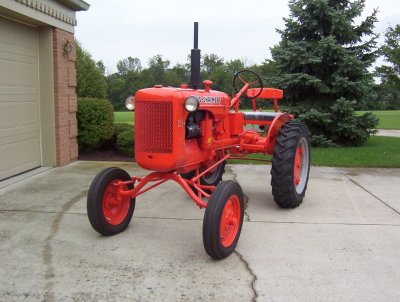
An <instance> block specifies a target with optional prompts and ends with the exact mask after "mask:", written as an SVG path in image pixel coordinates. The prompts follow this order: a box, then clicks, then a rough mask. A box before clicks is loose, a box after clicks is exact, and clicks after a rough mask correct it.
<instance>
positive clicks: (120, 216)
mask: <svg viewBox="0 0 400 302" xmlns="http://www.w3.org/2000/svg"><path fill="white" fill-rule="evenodd" d="M118 181H119V180H117V179H116V180H114V181H112V182H110V183H109V184H108V186H107V187H106V189H105V191H104V195H103V215H104V218H105V219H106V221H107V222H108V223H109V224H112V225H118V224H120V223H121V222H122V221H124V219H125V217H126V216H127V215H128V211H129V206H130V203H131V200H130V197H129V196H118V194H117V188H118V187H117V185H116V184H117V182H118ZM124 189H126V187H125V186H124Z"/></svg>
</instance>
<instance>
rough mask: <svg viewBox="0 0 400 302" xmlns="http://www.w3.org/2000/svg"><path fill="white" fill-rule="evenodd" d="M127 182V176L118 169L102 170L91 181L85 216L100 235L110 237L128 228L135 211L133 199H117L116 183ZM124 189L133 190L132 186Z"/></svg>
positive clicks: (126, 197) (128, 178)
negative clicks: (86, 215)
mask: <svg viewBox="0 0 400 302" xmlns="http://www.w3.org/2000/svg"><path fill="white" fill-rule="evenodd" d="M129 180H131V177H130V176H129V174H128V173H127V172H125V171H124V170H122V169H120V168H107V169H104V170H102V171H100V172H99V173H98V174H97V175H96V177H95V178H94V179H93V181H92V184H91V185H90V188H89V192H88V196H87V214H88V218H89V221H90V224H91V225H92V227H93V228H94V229H95V230H96V231H97V232H99V233H100V234H102V235H105V236H111V235H115V234H118V233H121V232H122V231H124V230H125V229H126V228H127V227H128V225H129V223H130V221H131V219H132V215H133V212H134V210H135V198H130V197H129V196H121V198H118V196H117V186H116V183H117V182H118V181H129ZM125 189H126V190H128V189H129V190H130V189H133V185H128V186H125Z"/></svg>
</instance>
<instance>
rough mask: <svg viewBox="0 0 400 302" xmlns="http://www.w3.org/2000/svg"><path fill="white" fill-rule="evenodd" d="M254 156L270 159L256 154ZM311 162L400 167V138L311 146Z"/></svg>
mask: <svg viewBox="0 0 400 302" xmlns="http://www.w3.org/2000/svg"><path fill="white" fill-rule="evenodd" d="M251 157H252V158H260V159H270V158H271V157H270V156H268V155H267V156H266V155H262V154H254V155H252V156H251ZM229 163H231V164H261V163H262V162H259V161H250V160H249V161H247V160H229ZM311 164H312V165H314V166H329V167H365V168H372V167H381V168H400V138H398V137H384V136H372V137H370V139H369V140H368V142H367V143H366V144H365V145H364V146H362V147H336V148H311Z"/></svg>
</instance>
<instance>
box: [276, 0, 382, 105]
mask: <svg viewBox="0 0 400 302" xmlns="http://www.w3.org/2000/svg"><path fill="white" fill-rule="evenodd" d="M364 3H365V0H358V1H348V0H290V1H289V8H290V17H289V18H284V21H285V24H286V27H285V29H283V30H278V32H279V33H280V34H281V36H282V40H281V42H280V43H279V44H278V45H276V46H275V47H273V48H272V49H271V52H272V57H273V59H274V60H275V62H276V64H277V69H278V71H279V74H278V76H277V77H276V78H275V79H274V82H275V84H276V85H278V86H279V87H281V88H283V89H284V90H285V99H286V100H288V101H290V102H291V103H294V104H297V103H301V102H303V103H304V102H306V103H308V104H312V105H313V106H314V107H315V106H317V107H325V108H328V107H330V106H332V105H333V103H334V102H335V101H336V100H337V99H339V98H342V97H343V98H345V99H349V100H356V101H357V102H359V101H363V99H364V97H365V95H366V92H367V88H368V85H369V84H370V83H371V81H372V76H371V75H370V74H369V72H368V70H367V68H368V67H370V66H371V64H372V63H373V62H374V60H375V58H376V56H377V54H376V50H375V46H376V39H377V35H376V34H374V32H373V29H374V23H375V22H377V18H376V14H377V10H374V12H373V13H372V14H371V15H370V16H368V17H366V18H365V19H364V20H363V21H361V22H360V23H359V24H356V22H355V19H356V18H359V17H360V16H361V14H362V12H363V9H364Z"/></svg>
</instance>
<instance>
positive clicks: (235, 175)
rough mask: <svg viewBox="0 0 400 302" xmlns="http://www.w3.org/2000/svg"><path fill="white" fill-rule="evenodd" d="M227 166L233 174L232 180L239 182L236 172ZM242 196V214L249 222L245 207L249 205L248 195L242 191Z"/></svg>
mask: <svg viewBox="0 0 400 302" xmlns="http://www.w3.org/2000/svg"><path fill="white" fill-rule="evenodd" d="M228 168H229V170H230V173H231V174H232V175H233V180H234V181H236V182H237V183H239V182H238V180H237V174H236V173H235V172H233V169H232V168H231V167H228ZM243 198H244V200H243V202H244V216H245V217H246V219H245V221H248V222H251V220H250V215H249V213H248V212H247V207H248V206H249V197H248V196H247V195H246V194H245V193H244V192H243Z"/></svg>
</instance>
